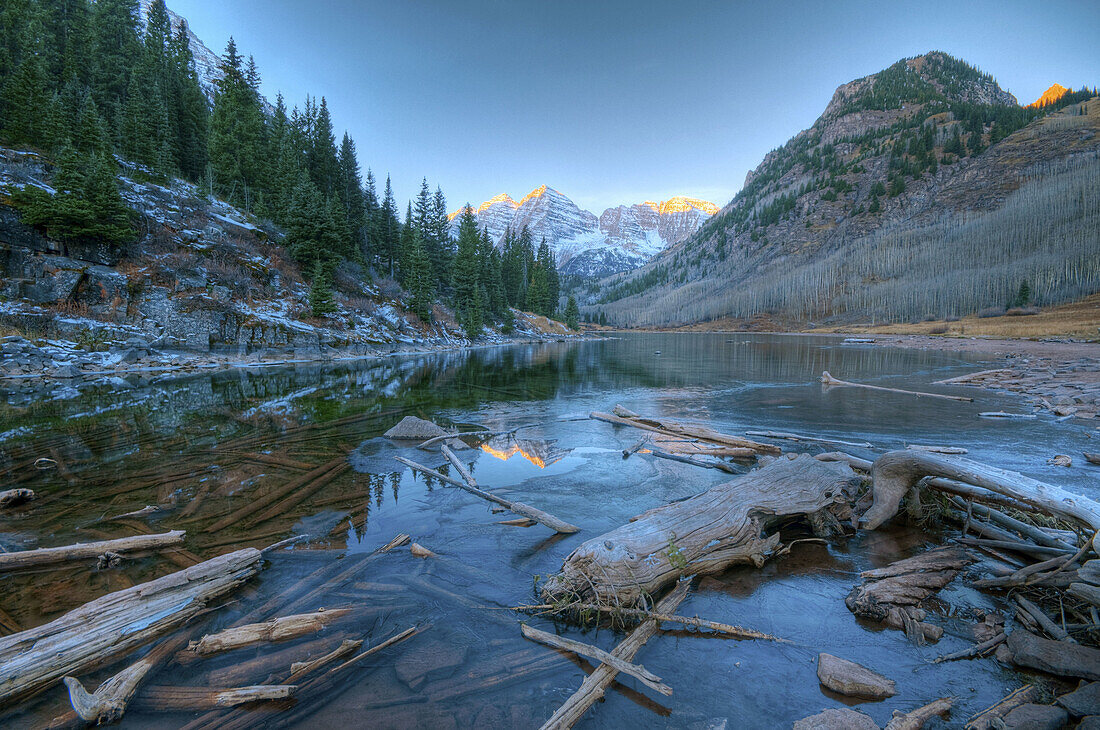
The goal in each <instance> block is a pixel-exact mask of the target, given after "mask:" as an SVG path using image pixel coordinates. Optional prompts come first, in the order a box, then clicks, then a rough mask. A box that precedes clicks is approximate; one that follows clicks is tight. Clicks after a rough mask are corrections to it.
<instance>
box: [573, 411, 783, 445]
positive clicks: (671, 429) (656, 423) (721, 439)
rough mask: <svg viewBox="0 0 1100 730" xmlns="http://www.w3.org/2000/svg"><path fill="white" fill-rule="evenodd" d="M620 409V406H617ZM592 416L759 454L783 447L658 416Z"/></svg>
mask: <svg viewBox="0 0 1100 730" xmlns="http://www.w3.org/2000/svg"><path fill="white" fill-rule="evenodd" d="M616 409H618V406H616ZM618 412H619V413H629V411H625V410H623V411H618ZM589 417H590V418H593V419H595V420H597V421H604V422H605V423H613V424H615V425H617V426H631V427H633V428H638V429H641V430H643V431H649V432H651V433H657V434H663V435H665V436H673V437H676V436H679V437H681V438H683V437H687V438H693V439H698V440H700V441H709V442H710V443H712V444H719V445H720V446H730V447H734V448H742V449H750V450H751V451H754V452H756V453H758V454H779V453H781V451H782V450H781V449H780V448H779V447H778V446H775V445H773V444H762V443H759V442H757V441H752V440H751V439H747V438H743V437H741V436H733V435H730V434H727V433H720V432H718V431H715V430H714V429H712V428H707V427H706V426H698V425H693V424H688V423H680V422H679V421H671V420H658V419H656V418H643V417H641V416H638V415H636V414H635V415H631V416H628V417H625V418H624V417H623V416H621V415H614V414H612V413H600V412H599V411H593V412H592V413H590V414H589Z"/></svg>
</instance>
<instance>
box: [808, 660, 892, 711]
mask: <svg viewBox="0 0 1100 730" xmlns="http://www.w3.org/2000/svg"><path fill="white" fill-rule="evenodd" d="M817 678H818V679H819V680H820V681H821V683H822V684H823V685H825V686H826V687H828V688H829V689H831V690H832V691H834V692H839V693H840V694H842V695H847V696H849V697H863V698H867V699H872V700H882V699H886V698H887V697H893V696H894V694H895V693H896V689H895V688H894V680H892V679H887V678H886V677H884V676H882V675H881V674H879V673H878V672H874V671H871V670H870V669H868V668H867V667H865V666H863V665H861V664H856V663H855V662H851V661H848V660H847V659H841V658H840V657H836V656H833V655H832V654H826V653H824V652H822V653H821V654H818V655H817Z"/></svg>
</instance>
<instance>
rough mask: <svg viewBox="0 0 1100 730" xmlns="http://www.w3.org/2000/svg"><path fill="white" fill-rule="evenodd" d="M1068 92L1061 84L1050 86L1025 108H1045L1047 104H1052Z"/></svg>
mask: <svg viewBox="0 0 1100 730" xmlns="http://www.w3.org/2000/svg"><path fill="white" fill-rule="evenodd" d="M1068 91H1069V89H1067V88H1066V87H1064V86H1062V85H1061V84H1052V85H1051V87H1050V88H1049V89H1047V90H1046V91H1044V92H1043V95H1042V96H1040V97H1039V98H1038V99H1036V100H1035V101H1033V102H1031V103H1030V104H1028V105H1027V106H1028V108H1029V109H1034V108H1038V107H1041V106H1046V105H1048V104H1053V103H1054V102H1056V101H1058V100H1059V99H1061V98H1062V97H1063V96H1065V95H1066V92H1068Z"/></svg>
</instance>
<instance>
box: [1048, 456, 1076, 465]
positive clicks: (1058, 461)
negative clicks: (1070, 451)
mask: <svg viewBox="0 0 1100 730" xmlns="http://www.w3.org/2000/svg"><path fill="white" fill-rule="evenodd" d="M1047 463H1048V464H1050V465H1051V466H1073V459H1071V458H1070V457H1068V456H1066V455H1065V454H1058V455H1057V456H1052V457H1050V458H1049V459H1047Z"/></svg>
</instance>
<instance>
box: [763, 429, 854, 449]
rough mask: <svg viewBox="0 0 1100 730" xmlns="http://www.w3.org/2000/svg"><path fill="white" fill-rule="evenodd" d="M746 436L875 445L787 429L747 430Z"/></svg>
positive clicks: (820, 442) (835, 443)
mask: <svg viewBox="0 0 1100 730" xmlns="http://www.w3.org/2000/svg"><path fill="white" fill-rule="evenodd" d="M745 435H746V436H763V437H764V438H769V439H784V440H786V441H806V442H809V443H815V444H833V445H834V446H856V447H858V448H861V449H870V448H873V447H874V444H870V443H867V442H866V441H841V440H839V439H826V438H820V437H818V436H803V435H802V434H798V433H787V432H786V431H745Z"/></svg>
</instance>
